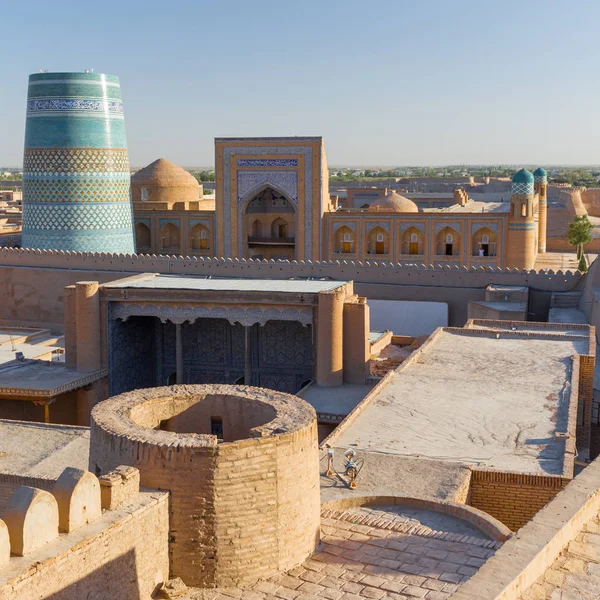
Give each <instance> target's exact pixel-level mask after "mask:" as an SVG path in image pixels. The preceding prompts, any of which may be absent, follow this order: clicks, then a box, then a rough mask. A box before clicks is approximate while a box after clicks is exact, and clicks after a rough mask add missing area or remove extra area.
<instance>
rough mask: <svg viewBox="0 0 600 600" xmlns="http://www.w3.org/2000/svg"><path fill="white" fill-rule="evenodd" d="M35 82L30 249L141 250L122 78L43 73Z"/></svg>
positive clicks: (30, 105) (26, 211)
mask: <svg viewBox="0 0 600 600" xmlns="http://www.w3.org/2000/svg"><path fill="white" fill-rule="evenodd" d="M29 82H30V88H29V94H28V99H27V125H26V132H25V155H24V160H23V233H22V245H23V247H25V248H39V249H52V250H69V251H81V252H114V253H119V252H125V253H133V252H134V251H135V244H134V231H133V211H132V205H131V200H130V188H131V183H130V172H129V157H128V154H127V143H126V138H125V127H124V122H123V103H122V101H121V99H120V92H119V90H118V87H119V80H118V78H117V77H114V76H111V75H103V74H94V73H61V74H59V75H54V76H52V75H48V74H43V73H42V74H35V75H31V76H30V78H29ZM79 84H86V85H83V86H80V85H79ZM109 87H110V90H109V89H108V88H109ZM37 117H52V118H50V119H44V118H42V119H39V118H37ZM81 117H85V118H83V119H82V118H81Z"/></svg>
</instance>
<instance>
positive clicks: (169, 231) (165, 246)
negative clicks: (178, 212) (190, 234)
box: [160, 223, 181, 252]
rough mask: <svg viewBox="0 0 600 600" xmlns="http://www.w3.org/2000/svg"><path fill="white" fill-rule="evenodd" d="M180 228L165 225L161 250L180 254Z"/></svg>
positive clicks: (161, 232) (171, 224)
mask: <svg viewBox="0 0 600 600" xmlns="http://www.w3.org/2000/svg"><path fill="white" fill-rule="evenodd" d="M180 239H181V238H180V234H179V227H177V225H174V224H173V223H167V224H166V225H163V226H162V227H161V230H160V250H161V251H163V250H171V251H177V252H179V248H180V246H181V242H180Z"/></svg>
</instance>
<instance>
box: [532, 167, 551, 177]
mask: <svg viewBox="0 0 600 600" xmlns="http://www.w3.org/2000/svg"><path fill="white" fill-rule="evenodd" d="M533 176H534V177H548V173H546V169H542V167H538V168H537V169H536V170H535V171H534V172H533Z"/></svg>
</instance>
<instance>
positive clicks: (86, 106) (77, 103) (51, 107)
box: [27, 98, 123, 119]
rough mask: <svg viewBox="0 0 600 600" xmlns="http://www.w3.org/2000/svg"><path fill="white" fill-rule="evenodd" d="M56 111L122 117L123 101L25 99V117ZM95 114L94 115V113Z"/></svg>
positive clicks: (46, 114) (55, 112) (42, 115)
mask: <svg viewBox="0 0 600 600" xmlns="http://www.w3.org/2000/svg"><path fill="white" fill-rule="evenodd" d="M57 113H63V114H64V113H70V114H87V113H90V114H94V113H96V114H98V113H100V114H102V115H104V116H109V117H116V118H121V119H122V118H123V103H122V102H120V101H118V100H105V99H103V98H96V99H83V98H41V99H37V98H36V99H33V100H28V101H27V117H29V118H31V117H47V116H54V115H56V114H57ZM94 116H95V115H94Z"/></svg>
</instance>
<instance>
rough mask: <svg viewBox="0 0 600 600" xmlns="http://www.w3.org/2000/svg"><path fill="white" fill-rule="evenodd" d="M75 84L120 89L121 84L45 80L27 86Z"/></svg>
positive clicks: (82, 80) (74, 80) (104, 81)
mask: <svg viewBox="0 0 600 600" xmlns="http://www.w3.org/2000/svg"><path fill="white" fill-rule="evenodd" d="M65 83H67V84H69V85H73V84H77V85H82V84H84V85H86V84H87V85H101V86H109V87H117V88H120V87H121V84H120V83H118V82H116V81H106V80H101V81H85V80H84V79H45V80H42V81H30V82H29V85H57V84H65Z"/></svg>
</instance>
